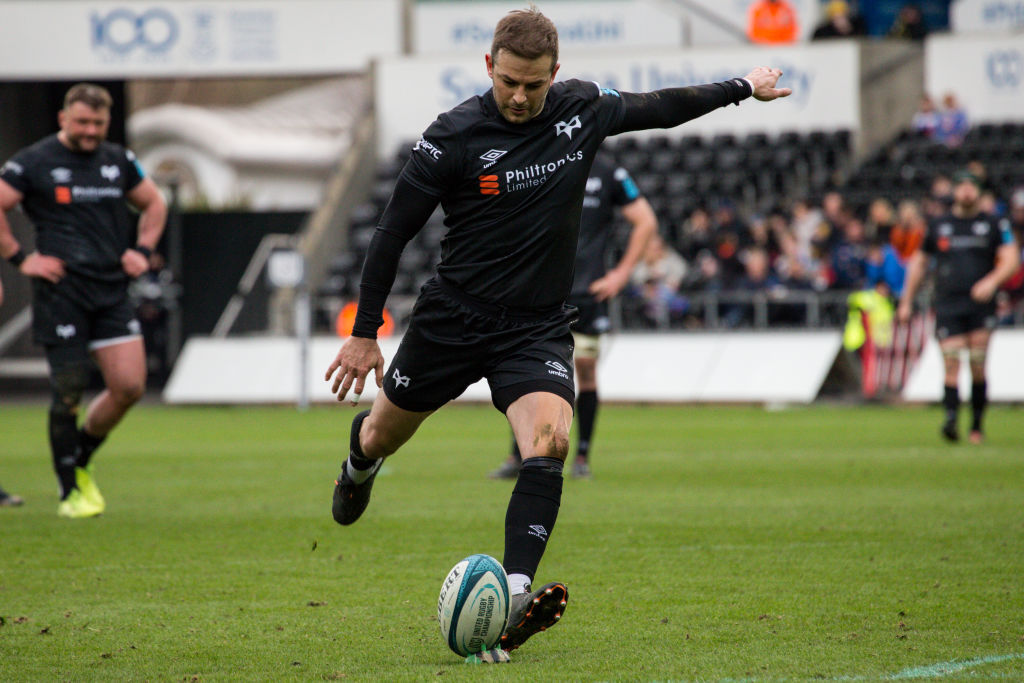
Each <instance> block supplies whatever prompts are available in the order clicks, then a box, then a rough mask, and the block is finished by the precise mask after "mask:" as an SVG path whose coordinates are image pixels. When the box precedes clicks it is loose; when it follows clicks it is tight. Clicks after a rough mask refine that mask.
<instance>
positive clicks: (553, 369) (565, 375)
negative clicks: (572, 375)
mask: <svg viewBox="0 0 1024 683" xmlns="http://www.w3.org/2000/svg"><path fill="white" fill-rule="evenodd" d="M544 365H546V366H548V368H549V370H548V374H549V375H556V376H558V377H561V378H562V379H569V369H568V368H567V367H565V366H564V365H562V364H561V363H559V362H558V361H555V360H546V361H544Z"/></svg>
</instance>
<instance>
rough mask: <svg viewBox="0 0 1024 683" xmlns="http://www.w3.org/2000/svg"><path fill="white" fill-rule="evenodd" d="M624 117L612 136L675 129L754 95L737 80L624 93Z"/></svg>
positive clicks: (748, 85) (747, 83)
mask: <svg viewBox="0 0 1024 683" xmlns="http://www.w3.org/2000/svg"><path fill="white" fill-rule="evenodd" d="M621 95H622V102H623V113H622V120H621V121H620V122H619V125H618V126H617V127H616V128H615V129H614V130H612V132H611V133H610V134H611V135H617V134H619V133H625V132H626V131H631V130H646V129H648V128H672V127H674V126H678V125H679V124H681V123H686V122H687V121H690V120H692V119H695V118H697V117H698V116H703V115H704V114H707V113H708V112H712V111H714V110H715V109H718V108H719V107H724V106H726V105H729V104H739V103H740V102H741V101H742V100H745V99H747V98H748V97H750V96H751V95H753V90H752V89H751V86H750V83H749V82H748V81H747V80H745V79H743V78H734V79H732V80H729V81H722V82H721V83H708V84H706V85H691V86H687V87H685V88H665V89H663V90H653V91H651V92H645V93H630V92H623V93H621Z"/></svg>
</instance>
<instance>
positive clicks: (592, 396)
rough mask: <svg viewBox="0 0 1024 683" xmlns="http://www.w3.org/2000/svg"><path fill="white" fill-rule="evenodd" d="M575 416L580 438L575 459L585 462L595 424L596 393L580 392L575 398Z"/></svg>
mask: <svg viewBox="0 0 1024 683" xmlns="http://www.w3.org/2000/svg"><path fill="white" fill-rule="evenodd" d="M576 415H577V418H578V419H579V425H580V438H579V441H578V442H577V443H576V459H577V460H586V459H587V456H588V455H589V454H590V441H591V439H592V438H593V436H594V423H595V422H597V392H596V391H581V392H580V395H579V396H577V397H576Z"/></svg>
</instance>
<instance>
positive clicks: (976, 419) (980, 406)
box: [971, 380, 988, 432]
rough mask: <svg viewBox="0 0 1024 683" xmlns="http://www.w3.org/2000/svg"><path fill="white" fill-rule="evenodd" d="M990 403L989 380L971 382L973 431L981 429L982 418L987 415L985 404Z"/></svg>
mask: <svg viewBox="0 0 1024 683" xmlns="http://www.w3.org/2000/svg"><path fill="white" fill-rule="evenodd" d="M986 405H988V382H986V381H985V380H981V381H980V382H974V383H973V384H971V414H972V420H971V431H973V432H980V431H981V420H982V418H983V417H984V416H985V406H986Z"/></svg>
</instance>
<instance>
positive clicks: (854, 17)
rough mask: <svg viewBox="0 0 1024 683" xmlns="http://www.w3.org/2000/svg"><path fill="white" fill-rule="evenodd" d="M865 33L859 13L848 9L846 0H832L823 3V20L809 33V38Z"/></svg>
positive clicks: (821, 38) (846, 36) (848, 5)
mask: <svg viewBox="0 0 1024 683" xmlns="http://www.w3.org/2000/svg"><path fill="white" fill-rule="evenodd" d="M866 34H867V27H866V26H865V24H864V20H863V19H861V17H860V15H859V14H855V13H854V12H852V11H851V10H850V4H849V3H848V2H846V0H832V1H831V2H829V3H828V4H827V5H825V20H824V21H822V22H821V23H820V24H818V26H817V28H815V29H814V33H812V34H811V40H826V39H829V38H853V37H856V36H863V35H866Z"/></svg>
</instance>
